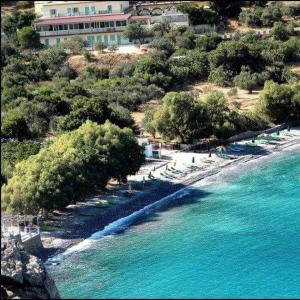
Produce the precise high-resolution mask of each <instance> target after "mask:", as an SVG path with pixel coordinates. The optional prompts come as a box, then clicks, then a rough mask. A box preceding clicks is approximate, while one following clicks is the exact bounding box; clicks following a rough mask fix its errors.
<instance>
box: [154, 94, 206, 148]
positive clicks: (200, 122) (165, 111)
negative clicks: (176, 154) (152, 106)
mask: <svg viewBox="0 0 300 300" xmlns="http://www.w3.org/2000/svg"><path fill="white" fill-rule="evenodd" d="M207 122H208V119H207V115H206V114H205V110H204V108H203V107H202V105H201V102H199V101H194V99H193V97H192V95H191V94H190V93H187V92H181V93H175V92H171V93H168V94H166V96H165V97H164V98H163V104H162V107H161V109H159V110H157V111H156V112H155V114H154V116H153V125H154V127H155V129H156V130H157V131H158V132H159V133H160V134H161V136H162V137H163V138H164V139H167V140H170V139H171V140H172V139H176V138H178V139H179V140H180V141H181V142H183V143H186V142H192V141H193V140H194V139H196V138H199V137H201V136H207V135H208V134H209V132H207V131H206V128H207Z"/></svg>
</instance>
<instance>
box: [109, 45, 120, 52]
mask: <svg viewBox="0 0 300 300" xmlns="http://www.w3.org/2000/svg"><path fill="white" fill-rule="evenodd" d="M108 50H109V51H110V52H116V51H117V50H118V45H115V44H113V45H110V46H109V47H108Z"/></svg>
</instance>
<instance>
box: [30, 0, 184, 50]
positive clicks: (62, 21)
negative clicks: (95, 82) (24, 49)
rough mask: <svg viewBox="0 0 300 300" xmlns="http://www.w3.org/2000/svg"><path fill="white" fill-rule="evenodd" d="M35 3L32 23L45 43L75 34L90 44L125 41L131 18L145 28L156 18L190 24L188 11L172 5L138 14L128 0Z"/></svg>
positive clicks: (60, 40)
mask: <svg viewBox="0 0 300 300" xmlns="http://www.w3.org/2000/svg"><path fill="white" fill-rule="evenodd" d="M149 2H151V1H149ZM166 3H167V2H166ZM34 5H35V12H36V13H37V15H38V16H39V20H38V21H37V22H36V23H35V25H34V26H35V29H36V30H37V31H38V32H39V34H40V37H41V43H42V44H44V45H46V46H53V45H58V44H60V43H62V42H64V41H66V40H68V39H69V38H70V37H72V36H76V35H77V36H80V37H82V38H83V39H85V40H86V41H87V42H88V45H89V47H94V46H95V45H96V44H97V43H99V42H101V43H103V44H105V45H106V46H109V45H112V44H115V45H124V44H130V43H132V41H129V40H128V39H125V38H124V37H123V35H122V32H123V31H124V30H125V28H126V27H127V25H128V24H130V23H131V22H139V23H141V24H142V25H143V26H145V27H148V28H150V27H151V26H152V25H153V24H155V23H157V22H169V23H170V24H171V25H172V26H186V25H188V24H189V23H188V17H187V15H185V14H182V13H178V12H177V11H176V8H175V7H171V8H169V9H166V10H165V12H163V13H162V14H161V15H160V16H157V15H155V16H151V15H137V14H136V12H135V8H136V6H135V5H134V6H131V5H130V4H129V1H35V2H34Z"/></svg>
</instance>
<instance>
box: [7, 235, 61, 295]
mask: <svg viewBox="0 0 300 300" xmlns="http://www.w3.org/2000/svg"><path fill="white" fill-rule="evenodd" d="M1 299H60V296H59V293H58V290H57V288H56V286H55V283H54V281H53V280H52V279H51V278H50V276H49V275H48V273H47V271H46V269H45V267H44V266H43V264H42V262H41V261H40V259H39V258H37V257H36V256H33V255H30V254H28V253H26V252H25V250H24V248H23V246H22V245H21V244H20V243H19V242H16V241H14V240H2V242H1Z"/></svg>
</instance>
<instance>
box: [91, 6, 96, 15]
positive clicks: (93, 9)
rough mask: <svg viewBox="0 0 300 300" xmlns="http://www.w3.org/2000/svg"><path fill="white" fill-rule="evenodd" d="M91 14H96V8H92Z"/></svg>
mask: <svg viewBox="0 0 300 300" xmlns="http://www.w3.org/2000/svg"><path fill="white" fill-rule="evenodd" d="M91 13H92V14H95V13H96V8H95V6H92V7H91Z"/></svg>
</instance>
